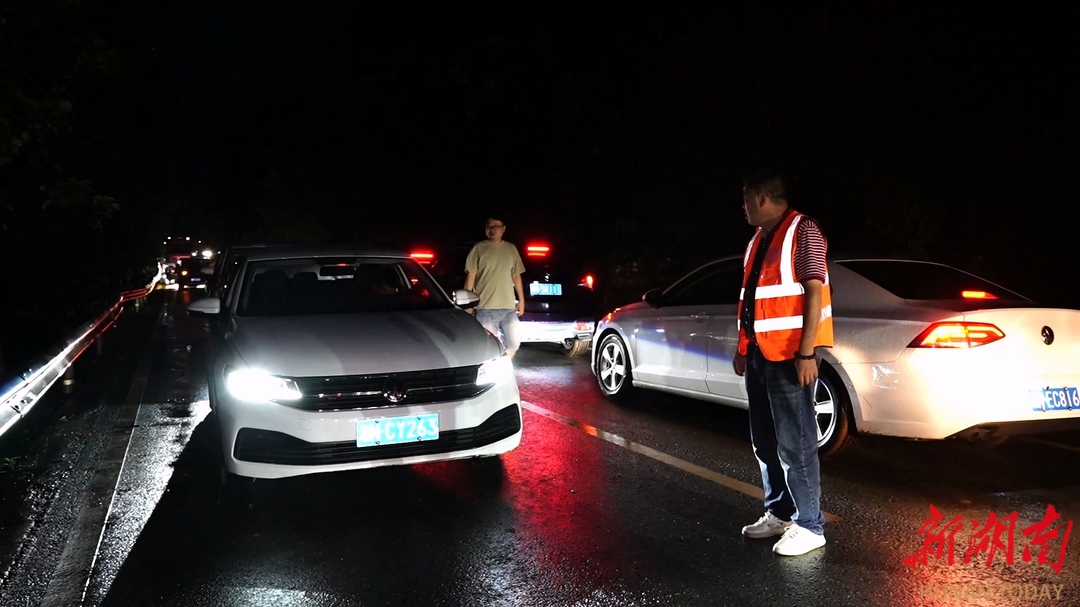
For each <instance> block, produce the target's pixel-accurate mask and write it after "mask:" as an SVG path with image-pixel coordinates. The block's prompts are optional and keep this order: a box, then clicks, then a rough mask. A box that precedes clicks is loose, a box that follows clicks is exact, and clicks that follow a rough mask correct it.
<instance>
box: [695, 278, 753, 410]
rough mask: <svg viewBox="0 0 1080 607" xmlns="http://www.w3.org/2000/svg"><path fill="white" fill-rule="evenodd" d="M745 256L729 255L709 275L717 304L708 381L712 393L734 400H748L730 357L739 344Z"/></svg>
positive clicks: (709, 348)
mask: <svg viewBox="0 0 1080 607" xmlns="http://www.w3.org/2000/svg"><path fill="white" fill-rule="evenodd" d="M742 279H743V266H742V259H741V258H739V259H730V260H727V261H725V262H723V263H722V264H717V267H716V268H715V272H713V273H712V274H711V275H710V276H709V280H710V281H712V283H713V287H712V289H711V291H712V293H714V296H715V299H714V302H715V303H714V305H713V306H712V307H711V314H710V315H709V328H708V331H707V334H708V337H707V340H706V341H707V344H708V346H707V349H706V352H707V355H706V357H707V369H706V374H705V383H706V385H707V387H708V390H709V393H710V394H713V395H715V396H719V397H722V398H723V399H724V400H727V401H734V402H732V404H740V405H741V404H742V402H741V401H745V400H746V384H745V382H743V378H742V377H740V376H738V375H736V374H735V369H734V368H733V367H732V366H731V360H732V358H734V356H735V351H736V349H737V348H738V346H739V328H738V324H737V322H736V321H737V318H738V314H739V293H740V291H741V289H742Z"/></svg>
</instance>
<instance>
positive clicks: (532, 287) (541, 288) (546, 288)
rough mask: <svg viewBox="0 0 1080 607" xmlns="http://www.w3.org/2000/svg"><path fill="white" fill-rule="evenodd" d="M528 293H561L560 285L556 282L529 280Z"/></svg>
mask: <svg viewBox="0 0 1080 607" xmlns="http://www.w3.org/2000/svg"><path fill="white" fill-rule="evenodd" d="M529 295H562V285H561V284H559V283H557V282H530V283H529Z"/></svg>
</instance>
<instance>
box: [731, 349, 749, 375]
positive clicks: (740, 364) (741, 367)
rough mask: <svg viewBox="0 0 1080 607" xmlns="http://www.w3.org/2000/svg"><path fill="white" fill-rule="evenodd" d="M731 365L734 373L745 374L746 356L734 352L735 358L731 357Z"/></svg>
mask: <svg viewBox="0 0 1080 607" xmlns="http://www.w3.org/2000/svg"><path fill="white" fill-rule="evenodd" d="M731 366H732V367H734V368H735V375H738V376H739V377H742V376H743V375H746V356H745V355H742V354H739V353H738V352H737V351H736V352H735V358H732V359H731Z"/></svg>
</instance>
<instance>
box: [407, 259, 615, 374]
mask: <svg viewBox="0 0 1080 607" xmlns="http://www.w3.org/2000/svg"><path fill="white" fill-rule="evenodd" d="M514 244H515V245H516V246H517V247H518V251H519V252H520V253H521V260H522V262H523V263H524V264H525V273H524V274H523V275H522V277H521V280H522V283H523V286H524V287H525V289H526V291H527V292H528V294H527V295H526V297H525V314H523V315H522V316H521V319H520V320H521V324H520V329H519V334H520V337H521V342H522V343H523V344H528V343H548V344H557V345H559V346H560V347H561V348H562V349H563V351H564V352H566V353H567V354H568V355H570V356H582V355H584V354H585V353H587V352H588V351H589V346H590V345H591V343H592V334H593V330H594V329H595V328H596V321H597V319H599V318H600V316H601V314H602V313H603V312H604V310H603V306H602V302H601V300H600V297H599V295H598V293H597V285H596V280H597V278H596V275H595V272H594V271H593V270H592V269H591V268H589V267H587V265H586V264H584V263H581V262H580V261H579V260H578V259H577V257H576V256H573V255H562V254H561V253H562V251H561V250H560V249H559V248H558V247H557V246H556V245H553V244H550V243H549V242H547V241H539V240H527V241H525V243H524V244H518V243H514ZM471 249H472V245H471V244H468V245H461V246H456V247H452V248H449V249H447V250H443V251H438V250H436V251H431V250H426V249H425V250H419V249H418V250H416V251H415V252H414V253H413V257H414V258H415V259H417V260H418V261H421V262H423V261H427V262H428V263H427V265H428V267H429V269H430V271H431V273H432V275H433V276H435V278H436V280H437V281H438V282H439V284H440V285H441V286H442V287H443V289H445V290H446V291H447V292H450V293H452V292H453V291H454V289H461V288H464V286H465V258H466V257H468V254H469V251H470V250H471Z"/></svg>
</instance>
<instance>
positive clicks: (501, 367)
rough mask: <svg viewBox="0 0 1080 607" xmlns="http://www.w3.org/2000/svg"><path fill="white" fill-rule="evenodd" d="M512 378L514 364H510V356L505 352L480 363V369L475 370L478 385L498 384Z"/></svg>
mask: <svg viewBox="0 0 1080 607" xmlns="http://www.w3.org/2000/svg"><path fill="white" fill-rule="evenodd" d="M512 379H514V365H513V364H511V362H510V357H509V356H507V355H505V354H503V355H502V356H500V357H498V358H493V359H491V360H489V361H487V362H486V363H484V364H482V365H480V369H479V370H478V371H477V372H476V385H478V386H487V385H490V384H498V383H502V382H504V381H510V380H512Z"/></svg>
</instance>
